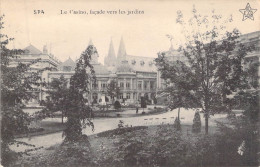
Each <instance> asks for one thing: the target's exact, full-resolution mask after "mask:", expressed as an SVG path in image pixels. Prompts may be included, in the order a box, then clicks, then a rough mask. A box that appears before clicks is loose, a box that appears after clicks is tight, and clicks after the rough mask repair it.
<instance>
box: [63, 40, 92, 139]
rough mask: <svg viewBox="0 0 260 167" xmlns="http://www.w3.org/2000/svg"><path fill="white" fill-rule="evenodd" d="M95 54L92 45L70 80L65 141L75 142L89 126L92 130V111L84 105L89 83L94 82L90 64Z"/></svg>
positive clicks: (81, 57) (82, 54)
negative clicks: (83, 129)
mask: <svg viewBox="0 0 260 167" xmlns="http://www.w3.org/2000/svg"><path fill="white" fill-rule="evenodd" d="M95 54H97V50H96V48H95V47H94V46H93V45H89V46H88V47H87V49H86V50H85V51H83V52H82V53H81V56H80V58H79V60H78V62H77V65H76V68H75V74H74V75H73V76H72V77H71V79H70V87H69V90H68V91H69V93H68V96H67V98H66V99H67V101H66V102H67V106H68V108H67V112H66V116H67V118H68V120H67V122H66V126H67V128H66V129H65V130H64V135H65V141H69V142H75V141H79V140H80V139H81V137H82V128H84V127H86V126H91V127H92V130H94V124H93V122H92V117H93V112H92V109H91V108H90V107H89V106H88V105H85V102H86V100H87V98H88V95H89V93H90V90H89V85H90V81H91V80H94V81H95V82H96V77H95V71H94V68H93V66H92V65H91V64H90V60H91V57H92V56H94V55H95Z"/></svg>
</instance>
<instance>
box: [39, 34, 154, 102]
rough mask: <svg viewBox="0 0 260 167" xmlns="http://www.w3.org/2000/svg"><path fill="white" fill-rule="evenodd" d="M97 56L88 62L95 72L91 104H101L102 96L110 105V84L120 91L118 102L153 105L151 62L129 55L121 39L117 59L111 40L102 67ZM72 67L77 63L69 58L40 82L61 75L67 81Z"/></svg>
mask: <svg viewBox="0 0 260 167" xmlns="http://www.w3.org/2000/svg"><path fill="white" fill-rule="evenodd" d="M89 45H93V43H92V41H90V42H89ZM97 49H98V48H97ZM98 56H99V55H98V54H96V55H94V56H92V60H91V64H92V65H93V67H94V70H95V75H96V85H95V84H94V81H91V84H90V85H89V87H90V90H91V91H90V94H89V102H90V103H100V102H102V100H103V101H104V96H105V97H106V98H107V99H108V100H109V101H110V102H111V101H112V100H111V99H110V96H109V94H108V93H107V86H108V84H109V83H110V82H111V81H112V80H114V81H116V82H117V85H118V87H120V94H119V96H118V97H117V99H118V100H119V101H121V102H126V103H136V102H137V101H138V100H139V101H140V98H141V97H142V96H146V97H148V99H150V101H151V102H152V100H153V98H154V97H155V95H156V88H157V82H156V80H157V70H156V66H155V63H154V58H149V57H139V56H132V55H128V54H127V53H126V48H125V44H124V41H123V39H121V41H120V46H119V50H118V54H117V56H116V55H115V50H114V46H113V41H112V40H111V42H110V45H109V50H108V54H107V55H106V56H105V59H104V65H103V64H101V63H99V62H98ZM75 66H76V62H75V61H73V60H72V59H71V58H69V59H68V60H66V61H65V62H63V63H61V64H60V65H59V66H58V67H57V70H56V71H46V72H45V73H44V74H43V80H45V81H46V82H51V81H52V80H53V79H55V78H59V77H60V76H61V75H63V76H64V77H65V78H67V79H69V78H70V77H71V76H72V75H73V74H74V72H75V71H74V69H75ZM46 96H47V94H46V95H45V97H46Z"/></svg>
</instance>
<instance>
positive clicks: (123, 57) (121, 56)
mask: <svg viewBox="0 0 260 167" xmlns="http://www.w3.org/2000/svg"><path fill="white" fill-rule="evenodd" d="M124 60H126V50H125V43H124V40H123V37H122V38H121V41H120V45H119V49H118V53H117V62H118V64H120V63H121V62H122V61H124Z"/></svg>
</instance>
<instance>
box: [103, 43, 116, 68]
mask: <svg viewBox="0 0 260 167" xmlns="http://www.w3.org/2000/svg"><path fill="white" fill-rule="evenodd" d="M104 64H105V65H106V66H115V65H116V54H115V49H114V45H113V41H112V39H111V42H110V45H109V50H108V55H107V56H106V57H105V60H104Z"/></svg>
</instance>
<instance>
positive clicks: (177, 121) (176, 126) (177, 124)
mask: <svg viewBox="0 0 260 167" xmlns="http://www.w3.org/2000/svg"><path fill="white" fill-rule="evenodd" d="M173 127H174V129H175V130H177V131H180V130H181V121H180V119H179V118H176V119H175V121H174V123H173Z"/></svg>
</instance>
